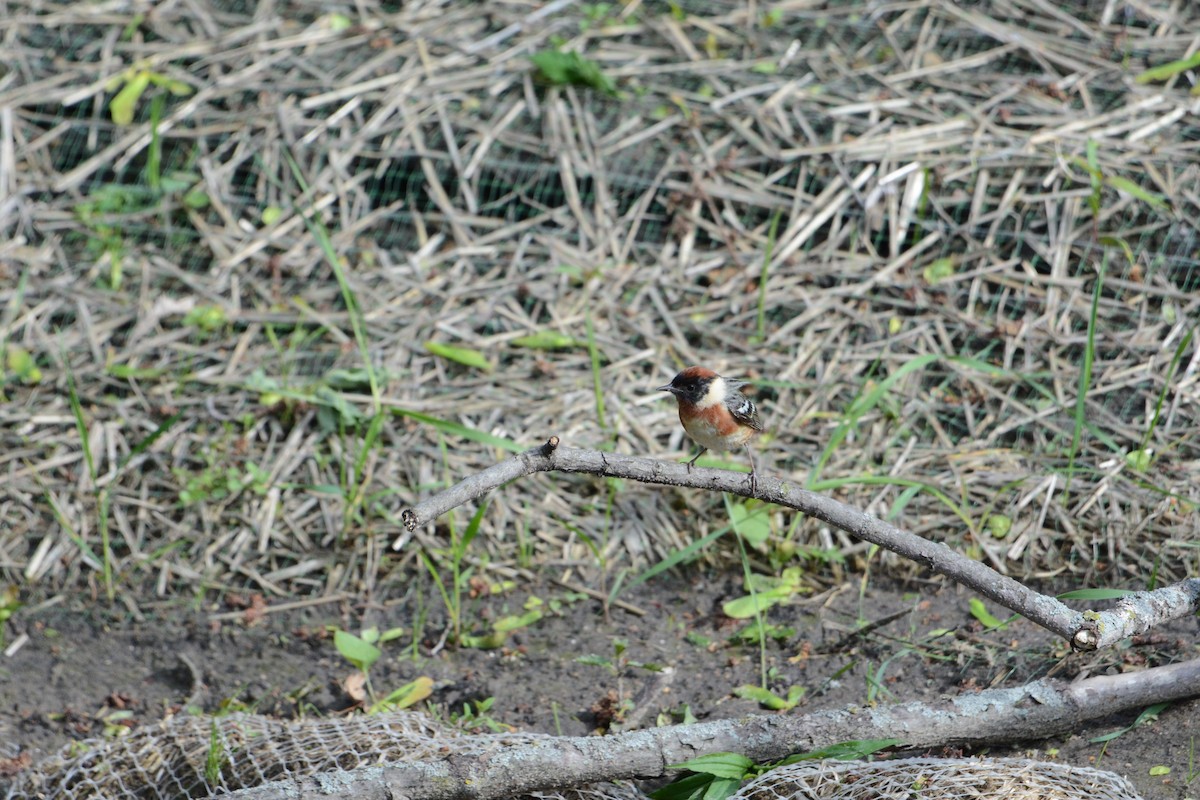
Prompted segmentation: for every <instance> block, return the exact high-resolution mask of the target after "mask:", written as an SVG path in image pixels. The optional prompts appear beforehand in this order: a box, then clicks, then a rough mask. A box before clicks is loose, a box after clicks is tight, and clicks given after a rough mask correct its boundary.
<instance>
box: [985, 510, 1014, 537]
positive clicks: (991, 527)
mask: <svg viewBox="0 0 1200 800" xmlns="http://www.w3.org/2000/svg"><path fill="white" fill-rule="evenodd" d="M984 524H985V525H987V530H988V533H990V534H991V535H992V537H993V538H995V539H1003V538H1004V537H1005V536H1008V532H1009V531H1011V530H1012V519H1010V518H1009V517H1006V516H1004V515H1003V514H989V515H988V518H987V522H986V523H984Z"/></svg>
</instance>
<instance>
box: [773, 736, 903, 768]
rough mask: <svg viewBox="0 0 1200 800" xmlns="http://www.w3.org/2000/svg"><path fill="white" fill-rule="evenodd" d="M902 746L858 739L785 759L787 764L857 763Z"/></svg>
mask: <svg viewBox="0 0 1200 800" xmlns="http://www.w3.org/2000/svg"><path fill="white" fill-rule="evenodd" d="M902 744H904V741H903V740H902V739H859V740H855V741H849V742H837V743H836V744H831V745H829V746H828V747H822V748H821V749H820V750H812V751H810V752H808V753H802V754H800V755H798V756H792V757H791V758H789V759H787V762H788V763H791V762H794V761H819V760H821V759H824V758H832V759H836V760H838V761H857V760H859V759H861V758H866V757H867V756H869V755H872V754H873V753H878V752H879V751H880V750H886V749H887V748H889V747H896V746H897V745H902Z"/></svg>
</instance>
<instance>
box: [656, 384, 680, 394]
mask: <svg viewBox="0 0 1200 800" xmlns="http://www.w3.org/2000/svg"><path fill="white" fill-rule="evenodd" d="M654 391H656V392H670V393H671V394H674V393H675V387H674V386H671V385H670V384H667V385H666V386H660V387H658V388H657V389H655V390H654Z"/></svg>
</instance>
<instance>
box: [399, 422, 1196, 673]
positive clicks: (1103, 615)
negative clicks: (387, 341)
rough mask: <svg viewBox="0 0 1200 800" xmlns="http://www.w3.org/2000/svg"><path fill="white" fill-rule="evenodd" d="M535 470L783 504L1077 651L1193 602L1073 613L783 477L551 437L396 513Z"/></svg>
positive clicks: (1169, 592)
mask: <svg viewBox="0 0 1200 800" xmlns="http://www.w3.org/2000/svg"><path fill="white" fill-rule="evenodd" d="M535 472H577V473H587V474H590V475H601V476H605V477H613V478H628V479H630V480H635V481H641V482H643V483H658V484H664V485H667V486H687V487H692V488H696V489H708V490H709V491H723V492H730V493H732V494H738V495H741V496H743V497H755V498H757V499H759V500H763V501H765V502H768V503H775V504H777V505H781V506H786V507H788V508H792V509H795V510H796V511H799V512H801V513H803V514H807V515H808V516H810V517H814V518H816V519H819V520H822V521H823V522H827V523H829V524H830V525H833V526H834V527H836V528H840V529H842V530H844V531H846V532H847V533H849V534H850V535H851V536H854V537H856V538H859V539H862V540H863V541H867V542H871V543H872V544H877V545H879V546H880V547H883V548H886V549H888V550H891V551H892V552H893V553H896V554H898V555H901V556H904V557H905V558H908V559H911V560H912V561H916V562H918V563H920V564H924V565H925V566H926V567H928V568H930V569H932V570H933V571H934V572H938V573H941V574H942V575H945V576H946V577H948V578H950V579H951V580H953V581H956V582H957V583H961V584H963V585H964V586H967V587H970V588H971V589H973V590H975V591H977V592H979V593H980V594H981V595H983V596H984V597H987V598H988V599H990V600H993V601H994V602H996V603H999V604H1000V605H1002V606H1004V607H1005V608H1008V609H1011V610H1013V611H1015V612H1017V613H1018V614H1020V615H1022V616H1023V617H1026V618H1028V619H1029V620H1031V621H1033V622H1035V623H1037V624H1038V625H1041V626H1042V627H1043V628H1046V629H1047V630H1049V631H1051V632H1052V633H1055V634H1057V635H1059V636H1061V637H1063V638H1064V639H1066V640H1067V641H1069V642H1071V645H1072V646H1073V647H1075V648H1076V649H1079V650H1096V649H1099V648H1102V647H1111V646H1112V645H1114V644H1116V643H1117V642H1119V641H1121V640H1122V639H1124V638H1126V637H1129V636H1134V635H1137V634H1139V633H1143V632H1145V631H1147V630H1149V629H1150V628H1153V627H1154V626H1155V625H1158V624H1160V623H1162V622H1166V621H1167V620H1171V619H1176V618H1178V617H1182V616H1185V615H1187V614H1190V613H1192V612H1193V611H1195V610H1197V609H1198V608H1200V578H1192V579H1189V580H1185V581H1181V582H1180V583H1177V584H1175V585H1174V586H1168V587H1165V588H1163V589H1158V590H1155V591H1153V592H1138V593H1137V594H1134V595H1130V596H1129V597H1126V598H1124V599H1123V600H1121V601H1120V602H1118V603H1117V604H1116V606H1115V607H1114V608H1112V609H1109V610H1108V611H1102V612H1094V611H1088V612H1081V611H1075V610H1073V609H1071V608H1069V607H1068V606H1067V605H1065V604H1064V603H1062V602H1061V601H1059V600H1056V599H1055V598H1053V597H1048V596H1046V595H1043V594H1040V593H1038V592H1035V591H1034V590H1032V589H1030V588H1029V587H1027V586H1024V585H1023V584H1021V583H1020V582H1018V581H1016V580H1013V579H1012V578H1010V577H1008V576H1006V575H1001V574H1000V573H999V572H996V571H995V570H994V569H992V568H991V567H989V566H987V565H986V564H982V563H980V562H978V561H975V560H973V559H970V558H967V557H966V556H964V555H962V554H961V553H956V552H954V551H953V550H951V549H950V548H949V547H947V546H946V545H945V544H941V543H934V542H930V541H928V540H927V539H922V538H921V537H920V536H917V535H915V534H912V533H908V532H907V531H902V530H900V529H899V528H897V527H895V526H893V525H889V524H888V523H886V522H884V521H883V520H880V519H878V518H876V517H873V516H871V515H870V514H866V513H863V512H862V511H859V510H857V509H854V508H851V507H850V506H847V505H845V504H844V503H839V502H838V501H837V500H834V499H832V498H830V497H826V496H824V495H820V494H816V493H815V492H810V491H808V490H806V489H802V488H800V487H799V486H796V485H794V484H792V483H789V482H787V481H781V480H779V479H777V478H770V477H765V476H760V477H759V478H758V480H757V487H756V489H757V490H756V491H754V492H753V493H751V491H750V481H749V480H748V477H747V476H745V475H743V474H741V473H736V472H729V471H727V470H717V469H705V468H702V467H696V468H693V469H691V470H689V469H688V468H687V467H686V465H684V464H676V463H674V462H667V461H658V460H655V459H652V458H642V457H640V456H626V455H620V454H618V453H602V452H599V451H597V450H580V449H578V448H574V447H561V446H560V444H559V438H558V437H557V436H551V437H550V438H549V439H548V440H547V441H546V443H545V444H544V445H542V446H541V447H535V448H533V449H532V450H527V451H525V452H524V453H520V454H519V455H516V456H514V457H512V458H510V459H508V460H506V461H502V462H500V463H499V464H497V465H496V466H494V467H489V468H488V469H485V470H484V471H483V472H480V473H477V474H475V475H472V476H470V477H469V478H466V479H465V480H463V481H461V482H459V483H457V484H455V485H454V486H452V487H450V488H449V489H446V490H445V491H443V492H439V493H438V494H436V495H434V496H433V497H430V498H427V499H426V500H423V501H421V502H420V503H418V504H417V505H415V506H413V507H412V508H408V509H405V510H404V512H403V514H402V519H403V521H404V525H405V527H406V528H407V529H408V530H409V531H412V530H414V529H415V528H416V527H417V526H419V525H424V524H427V523H429V522H431V521H433V520H434V519H436V518H438V517H439V516H441V515H442V514H445V513H446V512H447V511H449V510H450V509H452V508H455V507H457V506H460V505H462V504H463V503H466V502H469V501H471V500H474V499H475V498H478V497H480V496H482V495H484V494H486V493H487V492H489V491H491V490H492V489H495V488H497V487H499V486H503V485H504V484H506V483H508V482H509V481H512V480H515V479H516V478H520V477H523V476H525V475H532V474H533V473H535ZM398 544H399V542H397V543H396V544H395V545H393V546H398Z"/></svg>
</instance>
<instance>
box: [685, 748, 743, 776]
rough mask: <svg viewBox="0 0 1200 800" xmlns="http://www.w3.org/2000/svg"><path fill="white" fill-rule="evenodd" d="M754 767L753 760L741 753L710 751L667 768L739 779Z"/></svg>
mask: <svg viewBox="0 0 1200 800" xmlns="http://www.w3.org/2000/svg"><path fill="white" fill-rule="evenodd" d="M753 767H754V762H753V761H751V760H750V759H749V758H747V757H746V756H744V755H742V754H741V753H710V754H709V755H706V756H700V757H699V758H693V759H692V760H691V761H684V762H683V763H682V764H671V765H669V766H668V767H667V769H686V770H689V771H691V772H702V773H704V774H705V775H715V776H716V777H718V778H736V779H738V780H741V779H742V778H744V777H745V776H746V773H747V772H749V771H750V770H751V769H752V768H753Z"/></svg>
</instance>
